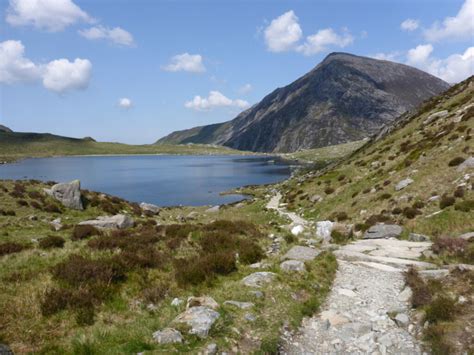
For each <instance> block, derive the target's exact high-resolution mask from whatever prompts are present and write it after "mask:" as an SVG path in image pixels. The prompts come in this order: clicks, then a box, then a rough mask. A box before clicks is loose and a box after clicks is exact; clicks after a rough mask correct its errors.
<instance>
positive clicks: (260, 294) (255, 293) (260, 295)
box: [249, 290, 264, 298]
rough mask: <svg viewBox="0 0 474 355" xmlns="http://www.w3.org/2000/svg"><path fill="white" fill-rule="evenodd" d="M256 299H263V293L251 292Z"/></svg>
mask: <svg viewBox="0 0 474 355" xmlns="http://www.w3.org/2000/svg"><path fill="white" fill-rule="evenodd" d="M249 293H250V294H251V295H252V296H253V297H255V298H263V296H264V295H263V292H262V291H258V290H252V291H250V292H249Z"/></svg>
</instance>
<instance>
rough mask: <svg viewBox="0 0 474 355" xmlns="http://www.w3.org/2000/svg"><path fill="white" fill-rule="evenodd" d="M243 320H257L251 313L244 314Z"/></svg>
mask: <svg viewBox="0 0 474 355" xmlns="http://www.w3.org/2000/svg"><path fill="white" fill-rule="evenodd" d="M244 318H245V320H246V321H248V322H255V321H256V320H257V317H255V315H254V314H252V313H245V315H244Z"/></svg>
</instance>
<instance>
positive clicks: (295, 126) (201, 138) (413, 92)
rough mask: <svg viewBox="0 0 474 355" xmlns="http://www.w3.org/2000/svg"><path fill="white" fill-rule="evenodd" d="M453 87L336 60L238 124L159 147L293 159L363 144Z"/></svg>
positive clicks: (407, 70)
mask: <svg viewBox="0 0 474 355" xmlns="http://www.w3.org/2000/svg"><path fill="white" fill-rule="evenodd" d="M448 87H449V84H448V83H446V82H444V81H442V80H441V79H438V78H436V77H434V76H432V75H430V74H427V73H425V72H423V71H420V70H418V69H415V68H412V67H409V66H406V65H403V64H398V63H393V62H389V61H385V60H377V59H372V58H366V57H360V56H355V55H352V54H347V53H332V54H330V55H328V56H327V57H326V58H325V59H324V60H323V62H321V63H320V64H319V65H318V66H316V67H315V68H314V69H313V70H311V71H310V72H309V73H307V74H306V75H304V76H303V77H301V78H299V79H298V80H296V81H295V82H293V83H291V84H290V85H288V86H285V87H283V88H278V89H276V90H275V91H273V92H272V93H271V94H269V95H267V96H266V97H265V98H264V99H263V100H262V101H260V102H259V103H258V104H256V105H254V106H253V107H251V108H249V109H248V110H246V111H244V112H242V113H241V114H239V115H238V116H237V117H236V118H235V119H233V120H232V121H228V122H224V123H220V124H213V125H208V126H202V127H195V128H192V129H189V130H184V131H178V132H173V133H171V134H170V135H168V136H166V137H164V138H162V139H160V140H159V141H158V142H157V143H158V144H162V143H174V144H186V143H209V144H219V145H225V146H228V147H231V148H235V149H241V150H250V151H256V152H294V151H297V150H300V149H309V148H318V147H324V146H328V145H334V144H340V143H345V142H349V141H356V140H360V139H362V138H365V137H367V136H370V135H372V134H374V133H376V132H377V131H378V130H379V129H380V128H381V127H382V126H383V125H385V124H387V123H390V122H393V121H394V120H395V119H396V118H397V117H398V116H400V115H401V114H402V113H404V112H406V111H408V110H410V109H413V108H414V107H416V106H417V105H419V104H420V103H421V102H422V101H424V100H426V99H428V98H430V97H432V96H433V95H436V94H439V93H440V92H442V91H444V90H446V89H447V88H448Z"/></svg>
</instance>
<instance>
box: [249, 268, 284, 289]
mask: <svg viewBox="0 0 474 355" xmlns="http://www.w3.org/2000/svg"><path fill="white" fill-rule="evenodd" d="M275 277H276V274H275V273H273V272H268V271H260V272H254V273H253V274H250V275H249V276H246V277H244V278H243V279H242V283H243V284H244V285H245V286H248V287H261V286H263V285H264V284H267V283H270V282H272V281H273V280H274V279H275Z"/></svg>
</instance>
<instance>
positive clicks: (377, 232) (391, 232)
mask: <svg viewBox="0 0 474 355" xmlns="http://www.w3.org/2000/svg"><path fill="white" fill-rule="evenodd" d="M402 232H403V228H402V227H400V226H399V225H396V224H382V223H380V224H376V225H375V226H372V227H370V228H369V229H368V230H367V231H366V232H365V234H364V239H380V238H397V237H399V236H400V234H402Z"/></svg>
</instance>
